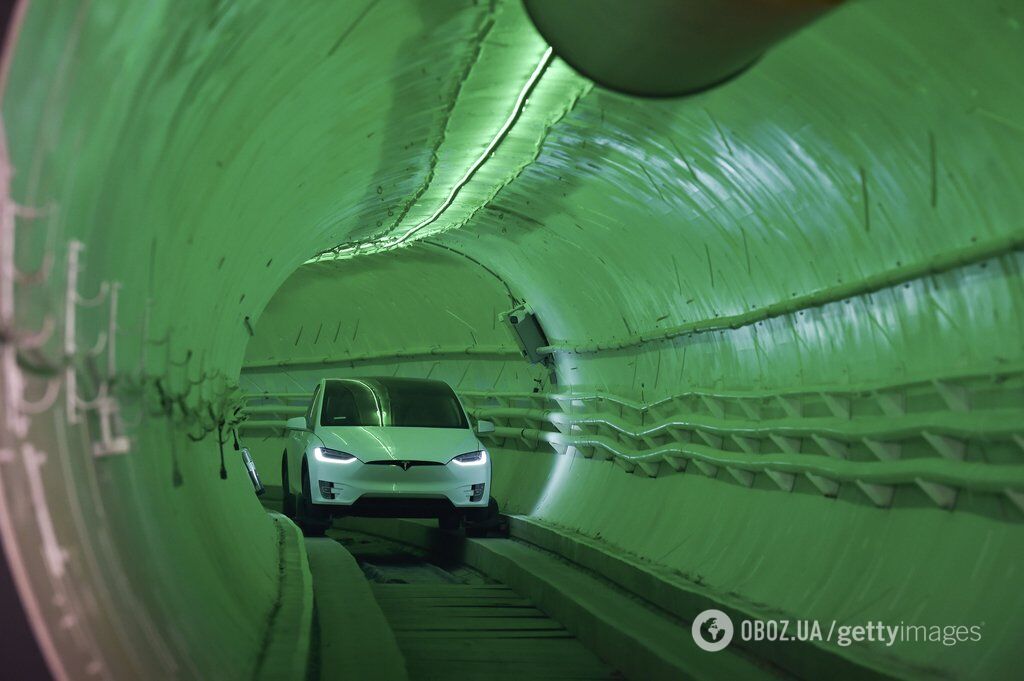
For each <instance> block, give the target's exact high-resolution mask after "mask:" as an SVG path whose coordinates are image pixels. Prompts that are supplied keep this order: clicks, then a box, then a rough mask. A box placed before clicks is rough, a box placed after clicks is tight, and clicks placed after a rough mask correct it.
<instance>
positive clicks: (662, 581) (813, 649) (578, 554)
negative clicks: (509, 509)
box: [508, 516, 923, 681]
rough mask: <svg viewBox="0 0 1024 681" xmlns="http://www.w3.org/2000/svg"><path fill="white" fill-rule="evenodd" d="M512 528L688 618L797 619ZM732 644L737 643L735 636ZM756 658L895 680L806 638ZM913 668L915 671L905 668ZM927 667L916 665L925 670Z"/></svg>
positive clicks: (594, 548)
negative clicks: (709, 613)
mask: <svg viewBox="0 0 1024 681" xmlns="http://www.w3.org/2000/svg"><path fill="white" fill-rule="evenodd" d="M508 520H509V531H510V532H511V534H512V536H513V537H515V538H516V539H520V540H522V541H525V542H527V543H529V544H532V545H534V546H537V547H539V548H542V549H544V550H545V551H550V552H552V553H555V554H557V555H559V556H562V557H563V558H566V559H567V560H569V561H571V562H573V563H575V564H577V565H579V566H580V567H583V568H585V569H587V570H591V571H593V572H595V573H597V574H598V575H600V576H601V577H603V578H605V579H607V580H609V581H611V582H612V583H614V584H616V585H617V586H619V587H621V588H623V589H625V590H626V591H628V592H630V593H632V594H636V595H637V596H639V597H640V598H642V599H644V600H646V601H648V602H649V603H653V604H655V605H656V606H657V607H659V608H661V609H664V610H666V611H668V612H669V613H671V614H673V615H675V616H676V617H679V618H680V619H682V620H683V621H687V622H689V621H692V620H693V618H694V617H695V616H696V615H697V614H699V613H700V612H702V611H704V610H707V609H709V608H715V609H718V610H722V611H723V612H725V613H726V614H727V615H729V616H730V618H731V619H732V620H733V623H734V624H735V625H736V626H739V622H740V621H741V620H744V619H758V618H765V617H771V618H772V619H778V620H783V619H784V620H789V621H791V622H792V621H795V620H796V619H797V618H795V617H794V616H792V615H789V614H787V613H782V612H778V613H771V614H766V613H764V612H761V611H758V610H757V609H755V608H752V607H750V608H744V607H743V606H742V604H737V603H735V602H733V601H734V599H731V598H728V597H726V596H716V595H714V594H709V593H707V592H702V591H701V590H700V589H699V587H697V586H696V585H695V584H693V583H692V582H689V581H687V580H686V579H685V578H683V577H682V576H680V575H679V574H678V573H674V572H672V571H671V570H669V569H667V568H662V567H659V566H656V565H653V564H651V563H647V562H643V561H640V560H638V559H636V558H634V557H632V556H629V555H626V554H619V553H614V552H613V551H612V550H611V549H610V547H608V546H607V545H605V544H602V543H601V542H598V541H595V540H593V539H590V538H589V537H585V536H582V535H580V534H577V533H574V532H570V531H566V530H562V529H561V528H558V527H554V526H551V525H548V524H546V523H542V522H537V521H536V520H533V519H531V518H526V517H523V516H508ZM733 640H734V643H732V644H731V645H730V647H734V646H737V644H738V643H740V642H739V641H738V639H733ZM741 645H742V646H743V647H744V648H745V649H746V650H747V651H749V652H750V653H751V654H752V655H753V656H754V657H755V658H757V659H760V660H765V661H768V662H770V663H772V664H774V665H776V666H778V667H780V668H781V669H784V670H786V671H787V672H789V673H791V674H794V675H795V676H797V677H800V678H808V679H811V678H824V677H828V678H829V679H830V680H831V681H854V680H858V681H859V680H861V679H864V680H868V679H890V678H893V677H890V676H886V675H885V674H883V673H882V672H880V671H878V670H876V669H872V668H870V667H866V666H863V664H862V663H860V664H859V663H858V662H855V661H853V660H851V659H849V658H847V657H846V656H845V655H844V654H843V653H842V652H840V650H839V649H838V648H836V649H833V648H826V647H824V646H822V645H815V644H814V643H811V642H803V641H785V642H778V641H775V642H773V641H764V642H760V643H753V642H745V643H742V644H741ZM903 671H904V673H909V672H910V671H912V670H903ZM922 671H923V670H916V674H915V675H920V674H921V673H922Z"/></svg>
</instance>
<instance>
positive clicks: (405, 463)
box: [398, 461, 412, 471]
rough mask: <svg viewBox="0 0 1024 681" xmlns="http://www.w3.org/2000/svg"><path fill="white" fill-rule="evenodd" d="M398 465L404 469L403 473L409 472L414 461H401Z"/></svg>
mask: <svg viewBox="0 0 1024 681" xmlns="http://www.w3.org/2000/svg"><path fill="white" fill-rule="evenodd" d="M398 465H399V466H401V467H402V470H403V471H407V470H409V468H410V467H411V466H412V461H399V462H398Z"/></svg>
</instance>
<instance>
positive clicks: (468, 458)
mask: <svg viewBox="0 0 1024 681" xmlns="http://www.w3.org/2000/svg"><path fill="white" fill-rule="evenodd" d="M451 462H452V463H454V464H457V465H459V466H483V465H484V464H485V463H487V450H486V449H481V450H480V451H478V452H469V453H468V454H459V455H458V456H457V457H455V458H454V459H452V460H451Z"/></svg>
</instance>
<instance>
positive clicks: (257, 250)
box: [0, 0, 1024, 678]
mask: <svg viewBox="0 0 1024 681" xmlns="http://www.w3.org/2000/svg"><path fill="white" fill-rule="evenodd" d="M21 7H22V11H21V12H20V14H19V16H18V21H16V22H15V25H16V26H17V33H16V39H17V40H16V43H14V42H10V43H9V44H11V45H14V47H13V48H11V50H10V55H9V57H10V58H9V59H8V60H7V61H6V62H5V65H6V71H5V76H4V78H5V81H4V91H3V92H4V95H3V102H2V114H3V132H4V140H5V151H6V153H5V156H4V164H3V166H2V167H3V168H4V169H5V171H6V172H7V174H6V176H5V177H6V178H7V181H6V182H5V183H4V185H3V186H4V193H3V206H4V210H3V212H2V217H3V222H2V227H3V230H2V234H3V241H2V242H0V246H2V251H0V255H2V260H0V263H2V264H3V267H2V268H0V283H2V285H3V289H2V293H3V297H2V300H0V302H2V307H0V312H2V325H3V327H2V329H3V356H2V360H3V376H2V379H0V380H2V384H3V385H2V391H0V395H2V397H0V399H2V400H3V405H2V406H3V418H4V422H3V423H4V425H3V428H2V429H0V433H2V438H3V440H2V441H0V445H2V446H0V493H2V495H3V498H2V499H0V505H2V506H3V510H4V513H3V514H2V518H3V523H4V524H3V525H2V527H0V532H2V536H3V541H4V547H5V550H6V553H7V556H8V560H9V562H10V564H11V566H12V570H13V572H14V574H15V576H16V577H17V579H18V586H19V589H20V590H21V593H22V595H23V597H24V599H25V602H26V603H27V604H28V606H29V608H30V611H31V613H32V615H33V622H34V624H35V626H36V631H37V634H38V635H39V637H40V640H41V641H42V642H43V644H44V650H45V652H46V653H47V655H48V659H49V661H50V663H51V666H52V668H53V669H54V670H55V672H56V673H57V674H58V675H61V674H62V673H66V672H67V671H68V670H79V669H86V670H88V671H95V672H96V673H97V674H99V675H101V676H108V677H126V678H134V677H139V676H145V675H146V672H148V671H150V670H152V669H154V668H156V669H158V670H159V673H161V674H163V673H166V674H167V675H177V676H183V677H207V678H209V677H217V678H220V677H242V676H248V675H249V674H251V672H252V670H254V669H255V668H256V666H257V665H258V654H257V651H258V650H259V649H260V648H261V644H262V640H263V636H264V635H265V631H266V623H267V618H268V616H269V613H270V612H271V611H272V603H273V599H274V597H275V595H276V588H277V582H276V575H277V572H276V571H277V568H278V555H277V541H278V537H277V534H276V531H275V529H274V526H273V525H272V524H271V523H270V522H269V521H268V520H267V519H266V518H265V517H264V516H263V515H262V514H261V511H260V509H259V507H258V505H257V503H256V500H255V499H254V498H253V497H252V495H251V491H250V489H249V488H247V485H248V482H247V480H246V478H245V476H244V473H243V471H242V469H241V466H240V462H239V461H237V460H236V459H234V458H233V457H234V454H233V451H232V450H230V448H229V450H228V452H227V454H228V457H227V459H226V461H225V468H224V470H225V473H226V478H223V477H222V476H221V466H220V458H219V448H218V446H217V439H216V438H217V435H216V433H215V432H214V433H210V432H207V431H209V430H210V429H211V428H212V429H213V430H214V431H216V430H217V427H218V425H221V422H222V421H223V423H224V425H225V426H226V425H227V423H228V422H229V421H230V420H231V419H232V418H233V416H234V414H235V408H236V405H237V403H236V397H237V393H236V392H235V391H233V389H232V388H233V385H234V383H235V382H236V381H237V379H238V375H239V371H240V368H241V366H242V364H243V357H244V353H245V350H246V346H247V344H248V343H250V342H251V339H252V334H253V333H256V332H257V329H259V330H260V331H259V332H260V333H262V332H263V331H262V329H263V328H264V326H266V328H267V329H272V328H273V323H272V320H271V317H270V316H268V318H267V324H266V325H264V324H262V323H261V315H262V311H263V309H264V307H265V306H266V305H267V302H268V301H269V300H271V298H272V296H273V294H274V291H275V290H277V289H278V288H279V287H280V286H281V285H282V284H284V282H285V281H286V280H287V279H288V277H289V276H290V275H291V274H292V273H293V272H294V271H295V270H296V269H297V268H299V267H300V266H302V263H303V262H305V261H307V260H310V259H313V258H314V256H315V255H316V254H318V253H319V254H320V255H319V256H316V257H317V258H319V259H320V260H325V259H326V260H339V264H340V266H344V265H345V263H347V262H349V261H350V260H351V258H353V257H357V258H358V257H363V254H366V253H373V252H380V253H381V255H379V256H374V257H379V258H380V259H381V260H382V261H383V259H386V258H395V262H400V259H401V258H404V257H405V255H404V254H403V253H399V252H397V251H395V247H396V246H398V245H401V246H403V247H405V248H411V247H412V246H410V244H411V243H413V242H415V241H418V240H423V239H429V240H431V241H434V242H436V243H439V244H442V245H443V246H445V247H447V248H450V249H454V250H455V251H457V252H459V253H462V254H464V255H465V256H467V258H465V259H463V261H462V262H463V264H460V265H453V266H454V267H459V268H466V270H465V272H463V273H462V274H461V275H459V276H460V277H463V278H464V279H465V280H467V281H468V280H469V279H470V268H473V267H477V266H478V265H479V266H482V267H486V268H487V269H488V270H489V271H491V272H493V273H494V275H495V276H496V277H497V278H498V279H500V280H502V281H504V282H505V283H506V284H507V285H508V286H509V287H510V288H511V289H512V290H513V291H514V293H515V296H516V297H517V298H521V299H524V300H526V301H528V302H529V303H530V304H531V305H532V306H533V308H534V309H535V310H536V312H537V314H538V316H539V318H540V319H541V320H542V322H543V323H544V325H545V329H546V331H547V333H548V337H549V339H550V341H551V344H550V346H551V347H550V352H551V353H552V355H553V358H554V362H555V365H556V367H557V373H558V379H559V387H558V390H559V391H564V390H572V391H574V393H575V396H574V397H573V398H571V399H567V398H558V397H556V396H554V395H552V394H550V393H551V392H552V390H551V388H550V387H549V386H545V388H544V390H543V393H541V394H538V395H534V394H533V393H529V396H527V397H522V396H515V395H507V394H506V395H500V394H496V393H500V392H503V391H505V392H508V391H515V392H526V391H525V390H523V391H521V390H520V386H517V385H511V384H503V383H502V382H501V381H497V382H496V383H495V384H494V385H493V386H491V387H486V386H476V389H475V390H474V391H466V392H467V399H470V400H471V401H473V403H474V410H475V411H476V413H478V414H485V413H488V410H491V411H492V412H497V415H496V418H498V420H499V424H500V426H501V427H502V428H504V429H505V430H504V431H502V432H500V433H499V434H501V435H503V439H500V440H496V441H495V443H494V448H495V452H496V455H495V458H496V461H497V464H496V465H497V466H498V475H497V478H496V489H498V490H499V493H500V495H501V500H502V502H503V504H504V505H505V507H506V508H507V509H510V510H512V511H515V512H520V513H527V514H532V515H533V516H534V517H535V518H537V519H539V520H543V521H546V522H550V523H554V524H557V525H559V526H562V527H564V528H567V529H569V530H573V531H578V532H580V533H582V534H584V535H587V536H591V537H599V538H600V540H601V541H603V542H605V543H606V545H607V546H608V548H609V550H614V551H623V552H629V553H631V554H634V555H638V556H641V557H643V558H645V559H647V560H650V561H651V562H652V563H653V564H654V565H656V566H659V567H662V568H665V569H668V570H672V571H675V573H676V574H680V575H683V576H684V577H686V578H687V579H690V580H691V581H692V583H693V584H695V585H701V586H700V588H703V589H706V590H707V591H708V592H709V593H711V594H712V595H714V596H715V597H718V598H721V599H722V600H723V601H725V602H729V603H731V604H733V605H735V606H736V607H740V608H743V609H746V610H748V611H750V612H752V613H754V614H760V615H771V614H775V615H784V616H790V617H811V618H821V619H833V618H835V619H838V620H840V621H848V620H850V621H854V622H859V621H862V620H863V621H867V620H872V621H873V620H884V621H888V622H899V621H904V622H907V623H911V622H916V623H921V624H927V625H931V624H938V625H946V624H960V623H964V624H974V623H977V622H981V621H984V622H985V623H986V624H985V630H984V638H983V641H982V642H980V643H978V644H977V645H975V646H974V647H971V646H966V645H957V646H951V647H948V646H943V645H941V644H940V645H907V646H902V647H898V648H897V647H893V648H883V647H878V646H874V647H872V646H860V647H851V648H849V649H845V650H843V651H841V652H842V654H845V655H848V656H851V657H855V658H856V659H857V660H859V661H860V662H862V663H864V664H868V665H871V666H874V667H877V668H879V669H884V670H886V671H890V672H893V673H896V674H899V675H904V676H910V677H920V678H924V677H930V676H934V675H936V674H939V673H941V674H945V675H947V676H953V677H962V678H964V677H967V676H971V675H981V676H1008V675H1010V673H1011V671H1012V667H1011V665H1012V664H1013V663H1014V657H1013V654H1014V651H1015V648H1014V645H1015V641H1016V640H1018V639H1019V636H1020V633H1021V631H1022V630H1024V625H1022V621H1021V613H1022V612H1024V608H1022V607H1021V605H1022V604H1021V602H1020V599H1021V595H1020V592H1019V589H1017V588H1016V577H1015V573H1014V570H1015V565H1016V557H1017V556H1019V555H1020V551H1021V550H1022V548H1024V533H1022V527H1024V526H1022V519H1021V515H1022V511H1021V508H1020V500H1021V494H1022V490H1024V485H1022V484H1021V479H1020V471H1021V470H1022V469H1021V467H1020V466H1021V463H1020V461H1021V456H1022V450H1021V442H1022V434H1021V433H1020V432H1019V431H1018V430H1017V428H1018V427H1019V424H1020V423H1022V422H1024V419H1021V418H1020V413H1019V412H1020V408H1021V407H1020V405H1021V391H1022V387H1021V378H1020V375H1021V371H1022V368H1024V348H1022V347H1021V344H1020V338H1021V337H1022V334H1021V331H1022V328H1021V325H1022V323H1024V309H1022V304H1024V302H1022V301H1024V296H1022V295H1021V283H1022V282H1021V273H1020V272H1021V264H1022V263H1021V256H1020V254H1019V248H1020V244H1021V238H1022V232H1021V226H1020V220H1019V216H1020V215H1021V214H1022V212H1024V211H1022V208H1024V205H1022V201H1024V200H1022V199H1021V198H1020V196H1018V194H1017V193H1015V192H1013V191H1012V190H1011V188H1013V187H1016V186H1020V185H1021V183H1022V181H1024V161H1022V160H1021V159H1024V134H1022V132H1021V126H1020V125H1019V123H1018V121H1020V120H1024V97H1022V93H1021V86H1020V83H1019V82H1018V79H1017V77H1016V74H1017V72H1019V71H1020V67H1021V66H1024V64H1022V63H1021V62H1022V59H1024V57H1022V54H1021V51H1020V50H1019V30H1020V29H1019V26H1020V25H1021V21H1022V20H1024V17H1021V16H1020V13H1019V10H1018V9H1017V8H1009V7H1006V6H1004V5H1001V4H1000V3H998V2H995V1H994V0H993V1H991V2H989V1H985V2H981V3H974V4H973V5H972V6H971V7H970V8H969V9H966V8H965V7H964V6H963V5H962V4H961V3H956V2H952V1H950V2H938V3H937V2H931V1H929V2H925V1H924V0H922V1H921V2H917V1H913V2H905V3H899V4H896V3H886V2H882V1H874V0H867V1H865V2H859V3H851V4H850V5H848V6H844V7H842V8H840V9H838V10H836V11H835V12H832V13H830V14H829V15H828V16H826V17H824V18H822V19H821V20H819V21H817V22H816V23H814V24H813V25H811V26H810V27H809V28H807V29H806V30H804V31H802V32H800V33H799V34H797V35H796V36H795V37H793V38H792V39H791V40H789V41H787V42H786V43H784V44H782V45H780V46H777V47H776V48H774V49H773V50H771V51H770V52H769V53H768V55H767V56H765V57H764V58H763V59H762V60H761V61H760V62H759V63H758V64H757V66H756V67H755V68H753V69H750V70H748V71H746V72H745V73H743V74H742V75H741V76H739V77H737V78H735V79H733V80H731V81H730V82H729V83H727V84H725V85H723V86H722V87H721V88H718V89H715V90H712V91H710V92H707V93H704V94H700V95H696V96H694V97H690V98H686V99H683V100H663V101H662V100H659V101H653V102H652V101H643V100H636V99H631V98H627V97H623V96H620V95H614V94H610V93H608V92H606V91H603V90H601V89H599V88H595V87H593V86H592V84H591V83H589V82H588V81H586V80H585V79H583V78H582V77H580V76H579V75H578V74H576V73H575V72H574V71H573V70H572V69H571V68H569V67H568V66H567V65H566V64H565V63H564V62H563V61H561V60H560V59H558V58H555V57H553V56H552V53H551V52H550V51H549V47H548V45H546V44H545V43H544V41H543V40H542V39H541V38H540V36H539V35H538V34H537V32H536V31H535V29H534V28H533V26H532V24H531V22H530V19H529V18H528V17H527V15H526V13H525V11H524V10H523V8H522V7H521V6H520V5H519V4H517V3H513V2H495V3H486V4H479V5H477V4H469V3H466V4H465V5H463V4H459V3H451V4H448V3H444V4H441V3H408V4H404V3H403V4H402V5H401V6H399V5H397V4H390V3H366V4H358V5H356V4H351V5H350V4H347V3H346V4H343V5H337V6H333V5H324V6H316V7H312V6H304V5H303V6H287V7H285V6H279V5H278V4H276V3H256V4H246V3H238V4H230V3H226V4H221V5H217V6H216V7H211V6H209V5H205V4H204V5H200V4H198V3H196V4H193V3H170V2H155V3H141V4H140V3H123V4H120V5H116V6H114V5H98V4H96V3H91V4H89V3H76V2H56V1H49V2H46V1H41V2H35V1H34V2H32V3H31V4H28V5H22V6H21ZM922 17H924V19H922ZM951 46H956V47H957V49H955V50H954V49H951ZM484 152H486V153H484ZM406 235H410V236H409V237H408V238H406ZM399 241H401V244H399V243H398V242H399ZM469 258H471V259H472V260H470V259H469ZM401 262H404V263H405V265H404V266H407V267H409V268H410V269H411V270H413V271H417V270H418V269H419V268H420V267H423V266H424V265H423V264H422V263H419V264H417V262H416V261H415V259H409V260H401ZM309 266H310V267H312V266H315V265H309ZM368 269H371V270H372V269H373V267H371V266H368ZM424 271H426V270H424ZM18 272H21V273H22V274H21V275H19V274H18ZM33 272H36V273H35V274H33ZM384 272H385V270H383V269H382V270H381V276H380V278H379V282H380V284H379V290H380V292H381V293H380V295H381V296H382V297H388V296H402V295H407V294H408V291H405V290H402V289H400V288H397V287H393V286H391V283H392V282H393V279H389V278H388V277H387V276H385V275H384ZM367 276H370V277H372V276H373V274H372V272H370V273H369V274H368V275H367ZM104 283H106V286H105V287H104V286H103V285H104ZM96 296H98V299H96V300H94V298H95V297H96ZM470 297H471V295H469V294H467V298H470ZM91 302H95V303H96V305H94V306H92V307H90V303H91ZM473 307H474V306H473V305H471V304H470V303H467V304H466V306H465V308H461V307H460V305H459V304H458V303H454V304H453V306H452V307H451V311H452V312H454V313H455V314H457V315H462V316H465V315H463V313H465V314H469V313H470V312H471V311H472V310H473ZM476 313H478V316H477V317H474V319H483V318H484V317H485V315H484V314H483V312H482V311H481V310H479V309H477V310H476ZM449 319H450V321H446V322H444V323H441V322H438V324H437V325H436V326H434V325H430V326H427V325H424V328H423V330H422V331H423V336H424V343H425V344H426V345H433V344H435V343H438V342H440V341H441V340H443V339H446V338H448V337H449V334H450V333H451V327H450V325H452V324H454V325H457V324H458V322H457V321H455V320H454V319H451V318H450V317H449ZM378 324H379V328H380V329H382V331H380V332H379V333H381V334H382V335H386V331H387V330H388V325H392V326H393V327H394V328H397V327H398V326H399V325H400V324H401V320H399V319H396V318H392V319H388V318H387V317H386V316H384V315H381V316H380V318H379V322H378ZM51 329H52V331H51ZM104 334H105V335H104ZM481 338H483V336H481ZM495 342H497V341H495ZM339 350H342V351H344V350H345V349H344V348H339ZM353 351H361V350H360V349H358V348H353ZM459 361H462V362H466V361H468V360H466V359H464V358H460V359H459ZM488 361H489V360H488ZM401 363H402V362H401V361H400V360H395V362H394V364H393V365H392V367H391V368H392V370H399V369H400V366H399V365H400V364H401ZM463 366H465V365H463ZM381 368H382V369H386V368H387V367H381ZM439 370H440V369H439ZM469 392H474V393H475V394H474V395H470V394H468V393H469ZM595 396H600V399H597V398H596V397H595ZM673 396H678V397H676V398H675V399H669V398H671V397H673ZM523 410H527V411H529V412H530V413H529V414H528V417H529V418H525V417H524V416H523V413H522V412H523ZM538 412H540V413H539V414H538ZM527 426H528V427H527ZM223 429H224V427H223V426H222V427H221V430H222V431H223ZM510 431H512V432H510ZM190 434H191V435H192V437H193V438H197V439H198V440H197V441H195V442H194V441H193V440H192V439H191V438H190V437H189V435H190ZM204 434H205V437H203V435H204ZM222 434H223V433H222ZM548 442H551V443H552V444H554V445H556V447H554V448H552V447H550V446H549V445H548V444H547V443H548ZM766 461H768V462H770V463H774V464H778V465H775V466H774V467H773V466H768V465H766V464H765V462H766ZM616 462H617V464H618V465H616ZM652 476H653V477H652ZM787 476H789V477H787Z"/></svg>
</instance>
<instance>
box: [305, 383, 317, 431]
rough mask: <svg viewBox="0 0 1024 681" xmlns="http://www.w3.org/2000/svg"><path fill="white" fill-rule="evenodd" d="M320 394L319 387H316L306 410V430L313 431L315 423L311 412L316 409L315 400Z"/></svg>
mask: <svg viewBox="0 0 1024 681" xmlns="http://www.w3.org/2000/svg"><path fill="white" fill-rule="evenodd" d="M319 394H320V386H319V385H317V386H316V389H314V390H313V399H312V400H311V401H310V403H309V409H307V410H306V428H308V429H309V430H313V424H315V423H316V418H315V417H314V416H313V410H314V409H316V398H317V395H319Z"/></svg>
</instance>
